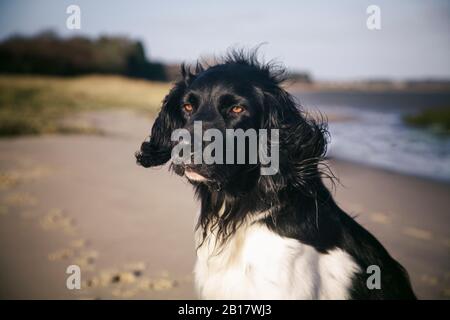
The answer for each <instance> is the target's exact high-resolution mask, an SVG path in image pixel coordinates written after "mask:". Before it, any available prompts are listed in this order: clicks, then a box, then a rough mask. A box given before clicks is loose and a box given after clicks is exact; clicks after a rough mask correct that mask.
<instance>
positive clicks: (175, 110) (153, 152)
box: [135, 80, 186, 168]
mask: <svg viewBox="0 0 450 320" xmlns="http://www.w3.org/2000/svg"><path fill="white" fill-rule="evenodd" d="M185 89H186V81H184V80H182V81H180V82H178V83H176V84H175V86H174V87H173V88H172V89H171V90H170V92H169V94H168V95H167V96H166V97H165V98H164V101H163V104H162V108H161V111H160V112H159V114H158V117H157V118H156V120H155V123H154V124H153V127H152V132H151V135H150V141H144V142H143V143H142V145H141V149H140V150H139V151H138V152H136V154H135V156H136V161H137V163H138V164H140V165H142V166H143V167H145V168H148V167H154V166H159V165H163V164H165V163H166V162H167V161H169V159H170V157H171V152H172V147H173V142H172V141H171V139H170V137H171V135H172V132H173V130H175V129H178V128H181V127H183V125H184V120H183V118H182V117H181V114H180V112H179V107H180V100H181V97H182V95H183V93H184V91H185Z"/></svg>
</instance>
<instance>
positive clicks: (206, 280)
mask: <svg viewBox="0 0 450 320" xmlns="http://www.w3.org/2000/svg"><path fill="white" fill-rule="evenodd" d="M201 232H202V230H198V231H197V235H196V236H197V241H199V236H200V234H201ZM197 243H198V242H197ZM358 269H359V268H358V266H357V265H356V263H355V262H354V261H353V259H352V258H351V256H350V255H348V254H347V253H345V252H344V251H342V250H340V249H335V250H332V251H330V252H329V253H328V254H322V253H320V252H318V251H316V250H315V249H314V248H313V247H311V246H308V245H304V244H302V243H300V242H299V241H297V240H295V239H289V238H283V237H280V236H279V235H277V234H275V233H274V232H272V231H270V230H269V229H268V228H267V227H265V226H264V225H262V224H258V223H256V224H255V223H254V224H249V225H245V226H241V227H240V228H239V229H238V230H237V231H236V232H235V234H233V236H232V237H231V238H230V239H229V240H228V242H227V243H226V244H225V246H224V247H222V248H220V249H219V250H218V249H216V248H215V233H214V232H210V233H209V234H208V237H207V239H206V240H205V242H204V243H203V245H202V246H201V247H200V248H199V249H198V251H197V262H196V266H195V281H196V287H197V290H198V294H199V296H200V298H203V299H346V298H348V290H349V287H350V285H351V280H352V276H353V275H354V273H356V272H358V271H359V270H358Z"/></svg>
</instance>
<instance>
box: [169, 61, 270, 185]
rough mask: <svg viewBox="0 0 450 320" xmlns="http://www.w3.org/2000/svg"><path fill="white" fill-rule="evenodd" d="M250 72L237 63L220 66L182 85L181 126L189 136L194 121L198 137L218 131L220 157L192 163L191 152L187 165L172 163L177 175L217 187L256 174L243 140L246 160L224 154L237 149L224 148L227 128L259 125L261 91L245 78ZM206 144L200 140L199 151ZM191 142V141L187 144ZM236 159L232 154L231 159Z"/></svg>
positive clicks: (254, 127) (253, 81)
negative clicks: (183, 86) (205, 161)
mask: <svg viewBox="0 0 450 320" xmlns="http://www.w3.org/2000/svg"><path fill="white" fill-rule="evenodd" d="M250 71H251V70H248V67H245V66H241V65H221V66H217V67H213V68H210V69H208V70H206V71H203V72H201V73H199V74H198V75H197V76H196V77H195V78H194V79H192V81H191V82H189V84H188V85H187V86H186V88H185V90H184V92H183V94H182V95H181V99H180V103H179V112H180V117H181V118H182V120H183V121H182V122H183V123H184V126H183V127H184V128H185V129H187V130H188V131H189V132H190V133H191V137H192V138H194V137H195V134H198V132H194V131H195V129H194V125H195V124H196V123H197V124H199V123H201V125H202V132H201V135H202V136H203V135H204V133H205V132H206V130H209V129H216V130H218V131H219V132H220V133H221V134H220V135H219V138H218V139H221V140H222V141H221V145H222V150H220V151H221V154H222V155H223V159H222V161H218V163H212V164H205V163H197V164H195V163H193V162H194V161H193V160H194V153H193V154H192V158H191V159H190V160H192V161H191V163H190V164H176V165H174V166H173V169H174V171H175V172H176V173H177V174H179V175H183V174H184V175H185V176H186V177H187V178H188V180H189V181H191V182H192V183H194V184H197V183H206V184H209V185H212V186H214V187H218V188H221V187H224V186H226V185H229V183H230V180H232V181H233V184H234V187H236V186H235V184H237V183H239V180H240V178H241V177H242V176H243V174H245V175H246V176H247V180H248V178H249V175H250V174H253V177H256V175H257V171H258V164H251V163H249V161H248V160H249V156H248V153H249V152H250V151H249V146H248V143H249V141H245V142H246V147H245V149H244V152H245V154H244V155H243V156H244V158H245V160H246V161H244V163H240V164H238V163H237V161H232V162H228V163H227V161H225V160H226V159H225V158H226V157H227V153H229V152H234V153H236V152H237V151H238V150H237V149H235V150H233V151H230V150H229V149H227V148H226V130H227V129H229V130H230V129H231V130H236V129H242V130H243V131H247V130H248V129H255V130H258V129H260V128H261V127H262V122H261V121H262V115H263V113H264V105H263V101H264V97H263V94H262V90H261V89H260V88H259V87H258V86H257V85H256V84H257V79H256V78H255V79H253V80H252V79H251V78H250V77H249V76H251V75H252V74H251V72H250ZM220 137H221V138H220ZM216 139H217V137H216ZM208 144H209V143H208V142H205V141H203V143H202V151H203V150H204V148H205V147H206V146H207V145H208ZM193 145H194V143H193V141H191V146H193ZM217 151H218V150H217ZM236 158H237V156H236V154H234V155H233V160H235V159H236Z"/></svg>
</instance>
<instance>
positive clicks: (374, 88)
mask: <svg viewBox="0 0 450 320" xmlns="http://www.w3.org/2000/svg"><path fill="white" fill-rule="evenodd" d="M285 88H286V89H287V90H288V91H290V92H296V93H302V92H373V93H376V92H380V93H386V92H405V93H411V92H422V93H427V92H450V82H417V83H411V82H389V83H378V82H374V83H372V82H370V81H354V82H353V81H352V82H312V83H300V82H289V81H287V83H286V85H285Z"/></svg>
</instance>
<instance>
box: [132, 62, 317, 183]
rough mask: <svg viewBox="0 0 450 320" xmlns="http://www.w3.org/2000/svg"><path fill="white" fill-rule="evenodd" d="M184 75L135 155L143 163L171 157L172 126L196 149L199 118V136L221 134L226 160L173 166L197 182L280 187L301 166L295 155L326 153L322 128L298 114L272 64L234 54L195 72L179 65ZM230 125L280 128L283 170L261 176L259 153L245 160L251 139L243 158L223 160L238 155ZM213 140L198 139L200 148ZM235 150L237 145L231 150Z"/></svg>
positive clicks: (193, 153) (160, 162) (267, 128)
mask: <svg viewBox="0 0 450 320" xmlns="http://www.w3.org/2000/svg"><path fill="white" fill-rule="evenodd" d="M182 75H183V79H182V80H181V81H179V82H178V83H176V84H175V86H174V87H173V88H172V90H171V91H170V93H169V94H168V95H167V96H166V98H165V99H164V102H163V107H162V109H161V111H160V113H159V115H158V117H157V119H156V120H155V123H154V125H153V128H152V133H151V138H150V141H149V142H144V143H143V144H142V146H141V150H140V151H139V152H138V153H137V154H136V158H137V161H138V163H140V164H141V165H143V166H144V167H150V166H156V165H161V164H164V163H166V162H167V161H169V160H170V158H171V156H172V149H173V148H174V147H175V146H176V145H177V144H178V141H173V140H172V137H171V135H172V133H173V132H174V130H176V129H186V131H187V132H189V133H190V134H191V137H192V140H191V141H190V142H191V146H192V149H191V150H192V151H194V141H193V140H194V137H195V135H196V134H198V133H199V132H195V131H196V130H195V124H196V123H197V124H198V123H200V122H201V124H202V126H201V129H202V130H201V135H203V133H204V132H205V131H206V130H209V129H215V130H216V131H218V132H220V133H221V137H222V138H223V139H224V140H223V141H222V144H221V145H222V150H221V151H222V154H223V157H224V161H222V162H221V163H210V164H206V163H204V162H202V163H193V162H195V161H191V163H177V164H173V165H172V169H173V170H174V171H175V172H176V173H177V174H179V175H185V176H186V177H187V178H188V180H189V181H190V182H191V183H193V184H196V185H198V184H205V185H207V186H212V187H213V188H216V189H222V188H225V189H227V187H229V188H228V189H229V190H235V191H236V192H240V191H239V190H244V191H245V192H246V191H248V190H249V189H251V188H252V187H253V186H255V185H256V184H257V183H261V182H263V183H265V185H264V186H263V188H266V189H268V188H271V189H274V188H282V187H283V186H285V185H286V183H288V179H289V178H290V176H291V175H292V174H293V173H294V171H295V170H297V169H298V168H300V166H299V165H298V164H295V163H291V162H292V159H293V158H296V159H297V160H298V159H300V160H304V159H307V158H309V157H311V158H313V157H316V156H317V155H318V154H322V153H323V152H324V147H325V142H324V139H323V134H322V132H321V130H320V128H319V127H317V126H316V125H315V124H314V123H311V122H308V121H307V120H306V119H304V118H303V117H302V115H301V112H300V111H299V110H298V109H297V108H296V105H295V103H294V102H293V101H292V99H291V97H290V95H289V94H288V93H287V92H286V91H284V90H283V89H282V88H281V87H280V86H279V84H280V82H281V80H280V79H279V76H280V74H279V73H277V70H274V68H273V67H272V66H270V65H262V64H259V63H258V62H257V61H256V60H254V58H253V57H248V58H245V57H242V56H238V57H236V56H234V57H231V58H229V59H228V60H226V61H224V62H223V63H221V64H218V65H216V66H213V67H209V68H203V67H202V66H199V65H198V66H197V68H196V70H195V72H191V71H190V70H188V69H186V68H184V67H183V68H182ZM229 129H232V130H236V129H242V130H244V131H246V130H249V129H254V130H256V131H258V130H259V129H266V130H268V131H269V130H271V129H278V130H280V143H279V145H280V149H279V153H280V154H279V158H280V161H281V164H280V171H281V172H279V173H277V174H275V175H274V176H271V177H267V178H266V179H261V176H260V168H261V164H260V163H259V158H258V162H257V163H253V162H252V163H250V162H249V159H250V156H251V155H250V153H251V151H250V150H253V152H254V149H250V148H249V143H250V141H249V140H246V141H245V148H244V153H245V154H244V159H245V161H244V163H242V162H241V163H237V162H238V161H234V162H232V163H229V162H228V161H225V159H226V158H227V156H228V157H231V158H233V159H234V160H236V158H237V156H238V155H237V154H232V155H230V152H231V151H230V149H229V148H228V145H227V142H226V141H225V140H226V138H227V133H226V131H227V130H229ZM211 141H213V140H212V139H210V140H209V142H208V141H206V142H205V141H204V140H202V143H201V151H203V150H204V149H205V148H206V147H207V146H208V144H210V143H211ZM236 151H238V150H237V148H234V149H233V150H232V152H234V153H235V152H236ZM216 152H217V150H216ZM269 152H270V151H269ZM194 156H195V152H192V154H191V160H193V158H194ZM309 169H310V168H309ZM309 169H308V170H309ZM283 171H284V172H285V173H286V174H283Z"/></svg>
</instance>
